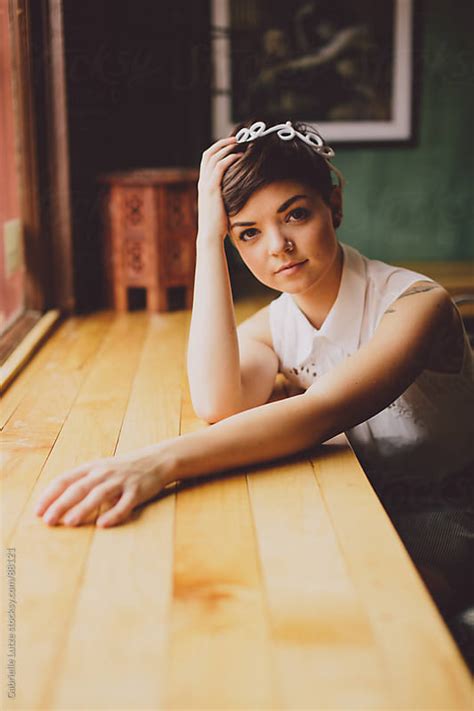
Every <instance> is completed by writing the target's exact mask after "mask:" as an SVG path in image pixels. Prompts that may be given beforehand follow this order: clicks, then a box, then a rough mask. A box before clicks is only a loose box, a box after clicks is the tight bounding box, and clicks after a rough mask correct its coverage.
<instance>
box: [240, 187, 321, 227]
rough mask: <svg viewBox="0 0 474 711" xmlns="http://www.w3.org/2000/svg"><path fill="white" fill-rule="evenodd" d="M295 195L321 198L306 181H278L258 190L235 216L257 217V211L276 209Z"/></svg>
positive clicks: (314, 198)
mask: <svg viewBox="0 0 474 711" xmlns="http://www.w3.org/2000/svg"><path fill="white" fill-rule="evenodd" d="M293 195H307V196H308V198H310V199H312V200H317V199H318V198H319V194H318V192H317V191H316V190H315V189H314V188H311V187H310V186H309V185H306V184H305V183H300V182H298V181H296V180H284V181H283V180H282V181H276V182H274V183H270V184H269V185H264V186H263V187H262V188H259V189H258V190H256V191H255V192H254V193H253V194H252V195H251V196H250V198H249V199H248V200H247V202H246V203H245V205H244V206H243V208H242V209H241V210H240V211H239V212H238V213H236V215H233V217H234V218H235V217H236V216H237V215H239V217H242V216H243V215H245V216H246V217H248V218H249V219H255V217H254V216H255V215H256V214H257V213H261V212H262V211H265V212H272V211H275V210H276V209H277V208H278V207H280V205H281V204H282V203H284V202H285V200H288V198H290V197H292V196H293Z"/></svg>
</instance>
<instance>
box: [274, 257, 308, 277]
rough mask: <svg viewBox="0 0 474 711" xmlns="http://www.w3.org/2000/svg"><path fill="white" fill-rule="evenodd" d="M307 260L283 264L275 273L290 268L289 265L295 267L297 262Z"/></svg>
mask: <svg viewBox="0 0 474 711" xmlns="http://www.w3.org/2000/svg"><path fill="white" fill-rule="evenodd" d="M307 261H308V260H307V259H304V260H303V261H301V262H288V264H284V265H283V266H281V267H280V269H278V270H277V271H276V274H279V273H280V272H283V271H285V269H290V268H291V267H296V265H298V264H304V263H305V262H307Z"/></svg>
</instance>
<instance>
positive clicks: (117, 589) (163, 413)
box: [47, 312, 189, 709]
mask: <svg viewBox="0 0 474 711" xmlns="http://www.w3.org/2000/svg"><path fill="white" fill-rule="evenodd" d="M188 320H189V319H188V317H187V314H185V313H184V312H176V313H169V314H159V315H158V314H157V315H153V316H151V317H150V321H149V328H148V334H147V339H146V341H145V343H144V346H143V352H142V354H141V359H140V362H139V364H138V368H137V373H136V376H135V378H134V381H133V387H132V391H131V395H130V401H129V403H128V407H127V411H126V414H125V417H124V420H123V426H122V429H121V432H120V440H119V443H118V447H117V453H118V454H123V453H126V452H128V451H132V450H136V449H139V448H141V447H144V446H147V445H149V444H152V443H156V442H159V441H161V440H163V439H166V438H169V437H176V436H177V435H178V433H179V422H180V412H181V382H182V378H183V370H184V367H185V362H184V345H185V336H186V330H187V323H188ZM174 503H175V502H174V485H173V486H172V487H170V490H168V491H167V492H166V493H165V494H164V495H163V494H162V495H158V497H157V500H156V501H154V502H149V503H146V504H144V505H143V506H141V507H138V508H137V509H136V510H135V511H134V512H133V514H132V517H131V518H130V520H129V522H128V523H126V524H123V525H120V526H116V527H112V528H110V529H104V530H103V531H97V532H96V533H95V535H94V536H93V540H92V545H91V549H90V553H89V557H88V559H87V563H86V565H85V566H84V570H83V577H82V583H81V588H80V591H79V594H78V600H77V606H76V608H75V610H74V613H73V615H72V617H71V621H70V629H69V636H68V640H67V643H66V644H65V647H64V650H63V655H62V660H61V665H60V667H59V669H58V672H59V673H58V674H57V676H56V678H55V679H54V680H53V679H51V690H50V694H49V695H48V697H47V698H48V708H55V709H64V708H80V709H92V708H93V709H110V708H130V709H133V708H161V702H160V698H161V693H162V691H161V690H162V687H163V683H164V668H165V662H166V659H165V652H166V649H165V645H166V636H167V630H168V608H169V603H170V598H171V584H172V569H173V529H174ZM78 669H80V670H81V672H80V683H78V674H77V670H78Z"/></svg>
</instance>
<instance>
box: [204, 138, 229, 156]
mask: <svg viewBox="0 0 474 711" xmlns="http://www.w3.org/2000/svg"><path fill="white" fill-rule="evenodd" d="M234 143H237V139H236V137H235V136H225V137H224V138H219V139H218V140H217V141H215V142H214V143H212V144H211V145H210V146H209V148H206V150H205V151H203V153H202V155H203V156H206V158H207V157H209V156H211V155H212V154H213V153H215V151H218V150H219V148H222V146H226V145H229V144H230V145H232V144H234Z"/></svg>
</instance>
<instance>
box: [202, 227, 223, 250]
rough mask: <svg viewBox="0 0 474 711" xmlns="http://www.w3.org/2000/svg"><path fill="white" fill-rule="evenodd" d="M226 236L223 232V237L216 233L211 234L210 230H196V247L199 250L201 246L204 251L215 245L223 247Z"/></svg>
mask: <svg viewBox="0 0 474 711" xmlns="http://www.w3.org/2000/svg"><path fill="white" fill-rule="evenodd" d="M226 235H227V232H225V233H224V234H223V235H220V234H219V233H218V232H212V231H210V230H198V233H197V237H196V247H197V248H199V247H201V246H203V247H204V248H205V249H207V248H209V247H211V248H212V247H214V246H215V245H217V246H219V247H223V246H224V240H225V238H226Z"/></svg>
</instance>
